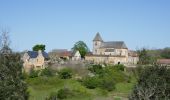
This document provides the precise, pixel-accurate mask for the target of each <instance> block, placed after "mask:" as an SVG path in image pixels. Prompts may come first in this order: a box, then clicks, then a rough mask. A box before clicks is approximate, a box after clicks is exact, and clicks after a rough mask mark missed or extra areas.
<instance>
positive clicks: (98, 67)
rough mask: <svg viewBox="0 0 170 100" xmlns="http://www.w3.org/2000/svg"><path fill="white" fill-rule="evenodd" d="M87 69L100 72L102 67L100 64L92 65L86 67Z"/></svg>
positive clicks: (96, 72)
mask: <svg viewBox="0 0 170 100" xmlns="http://www.w3.org/2000/svg"><path fill="white" fill-rule="evenodd" d="M88 70H89V71H91V72H92V73H94V74H100V73H101V72H102V71H103V68H102V66H101V65H92V66H90V67H89V68H88Z"/></svg>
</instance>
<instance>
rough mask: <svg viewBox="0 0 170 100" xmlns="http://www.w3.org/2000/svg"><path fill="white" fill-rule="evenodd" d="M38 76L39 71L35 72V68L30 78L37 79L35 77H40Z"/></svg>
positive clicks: (31, 71)
mask: <svg viewBox="0 0 170 100" xmlns="http://www.w3.org/2000/svg"><path fill="white" fill-rule="evenodd" d="M38 74H39V71H38V70H34V69H33V68H32V69H31V70H30V73H29V77H30V78H35V77H38Z"/></svg>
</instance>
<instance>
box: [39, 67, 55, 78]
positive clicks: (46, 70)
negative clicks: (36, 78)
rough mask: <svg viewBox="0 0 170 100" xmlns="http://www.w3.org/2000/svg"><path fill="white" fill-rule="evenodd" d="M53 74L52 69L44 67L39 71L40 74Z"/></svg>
mask: <svg viewBox="0 0 170 100" xmlns="http://www.w3.org/2000/svg"><path fill="white" fill-rule="evenodd" d="M53 75H54V71H53V70H52V69H49V68H45V69H42V71H41V76H53Z"/></svg>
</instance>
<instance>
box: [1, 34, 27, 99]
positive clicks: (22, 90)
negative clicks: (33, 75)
mask: <svg viewBox="0 0 170 100" xmlns="http://www.w3.org/2000/svg"><path fill="white" fill-rule="evenodd" d="M9 41H10V40H9V37H8V32H7V31H2V33H1V46H2V47H1V50H0V51H1V52H0V100H27V99H28V96H29V95H28V92H27V86H26V83H25V82H24V80H23V78H22V62H21V59H20V55H19V54H16V53H12V50H11V49H10V47H9Z"/></svg>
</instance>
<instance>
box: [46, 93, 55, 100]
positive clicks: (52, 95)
mask: <svg viewBox="0 0 170 100" xmlns="http://www.w3.org/2000/svg"><path fill="white" fill-rule="evenodd" d="M57 94H58V93H57V92H51V93H50V96H49V97H48V98H46V100H57Z"/></svg>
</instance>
